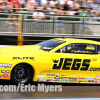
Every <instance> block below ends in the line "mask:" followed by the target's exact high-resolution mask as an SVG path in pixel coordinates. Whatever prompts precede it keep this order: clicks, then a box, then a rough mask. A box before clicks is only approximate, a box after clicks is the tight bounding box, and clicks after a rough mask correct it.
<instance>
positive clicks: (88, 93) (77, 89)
mask: <svg viewBox="0 0 100 100" xmlns="http://www.w3.org/2000/svg"><path fill="white" fill-rule="evenodd" d="M0 84H4V85H12V83H11V82H9V81H0ZM31 84H32V85H33V84H34V83H31ZM50 85H52V84H50ZM53 85H54V84H53ZM59 85H60V84H59ZM80 97H100V86H96V85H92V86H91V85H88V86H87V85H81V86H79V84H78V85H76V84H67V85H66V86H65V84H63V88H62V92H52V93H51V92H48V93H45V92H40V93H38V92H23V93H22V92H18V93H10V92H9V93H7V92H1V93H0V99H24V98H26V99H29V98H80Z"/></svg>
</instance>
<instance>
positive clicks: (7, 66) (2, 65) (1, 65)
mask: <svg viewBox="0 0 100 100" xmlns="http://www.w3.org/2000/svg"><path fill="white" fill-rule="evenodd" d="M0 67H4V68H11V67H12V64H0Z"/></svg>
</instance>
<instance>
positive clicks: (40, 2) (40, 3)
mask: <svg viewBox="0 0 100 100" xmlns="http://www.w3.org/2000/svg"><path fill="white" fill-rule="evenodd" d="M46 3H47V0H36V7H44V6H45V5H46Z"/></svg>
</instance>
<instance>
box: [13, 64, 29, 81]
mask: <svg viewBox="0 0 100 100" xmlns="http://www.w3.org/2000/svg"><path fill="white" fill-rule="evenodd" d="M13 77H14V78H15V80H16V81H18V82H25V81H26V80H27V79H28V77H29V69H28V68H27V66H23V65H18V66H17V67H16V68H15V69H14V76H13Z"/></svg>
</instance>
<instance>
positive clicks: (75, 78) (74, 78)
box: [69, 77, 77, 80]
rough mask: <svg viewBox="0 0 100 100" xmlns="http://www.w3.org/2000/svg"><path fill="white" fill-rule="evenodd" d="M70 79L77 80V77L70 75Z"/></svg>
mask: <svg viewBox="0 0 100 100" xmlns="http://www.w3.org/2000/svg"><path fill="white" fill-rule="evenodd" d="M69 79H73V80H77V77H69Z"/></svg>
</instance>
